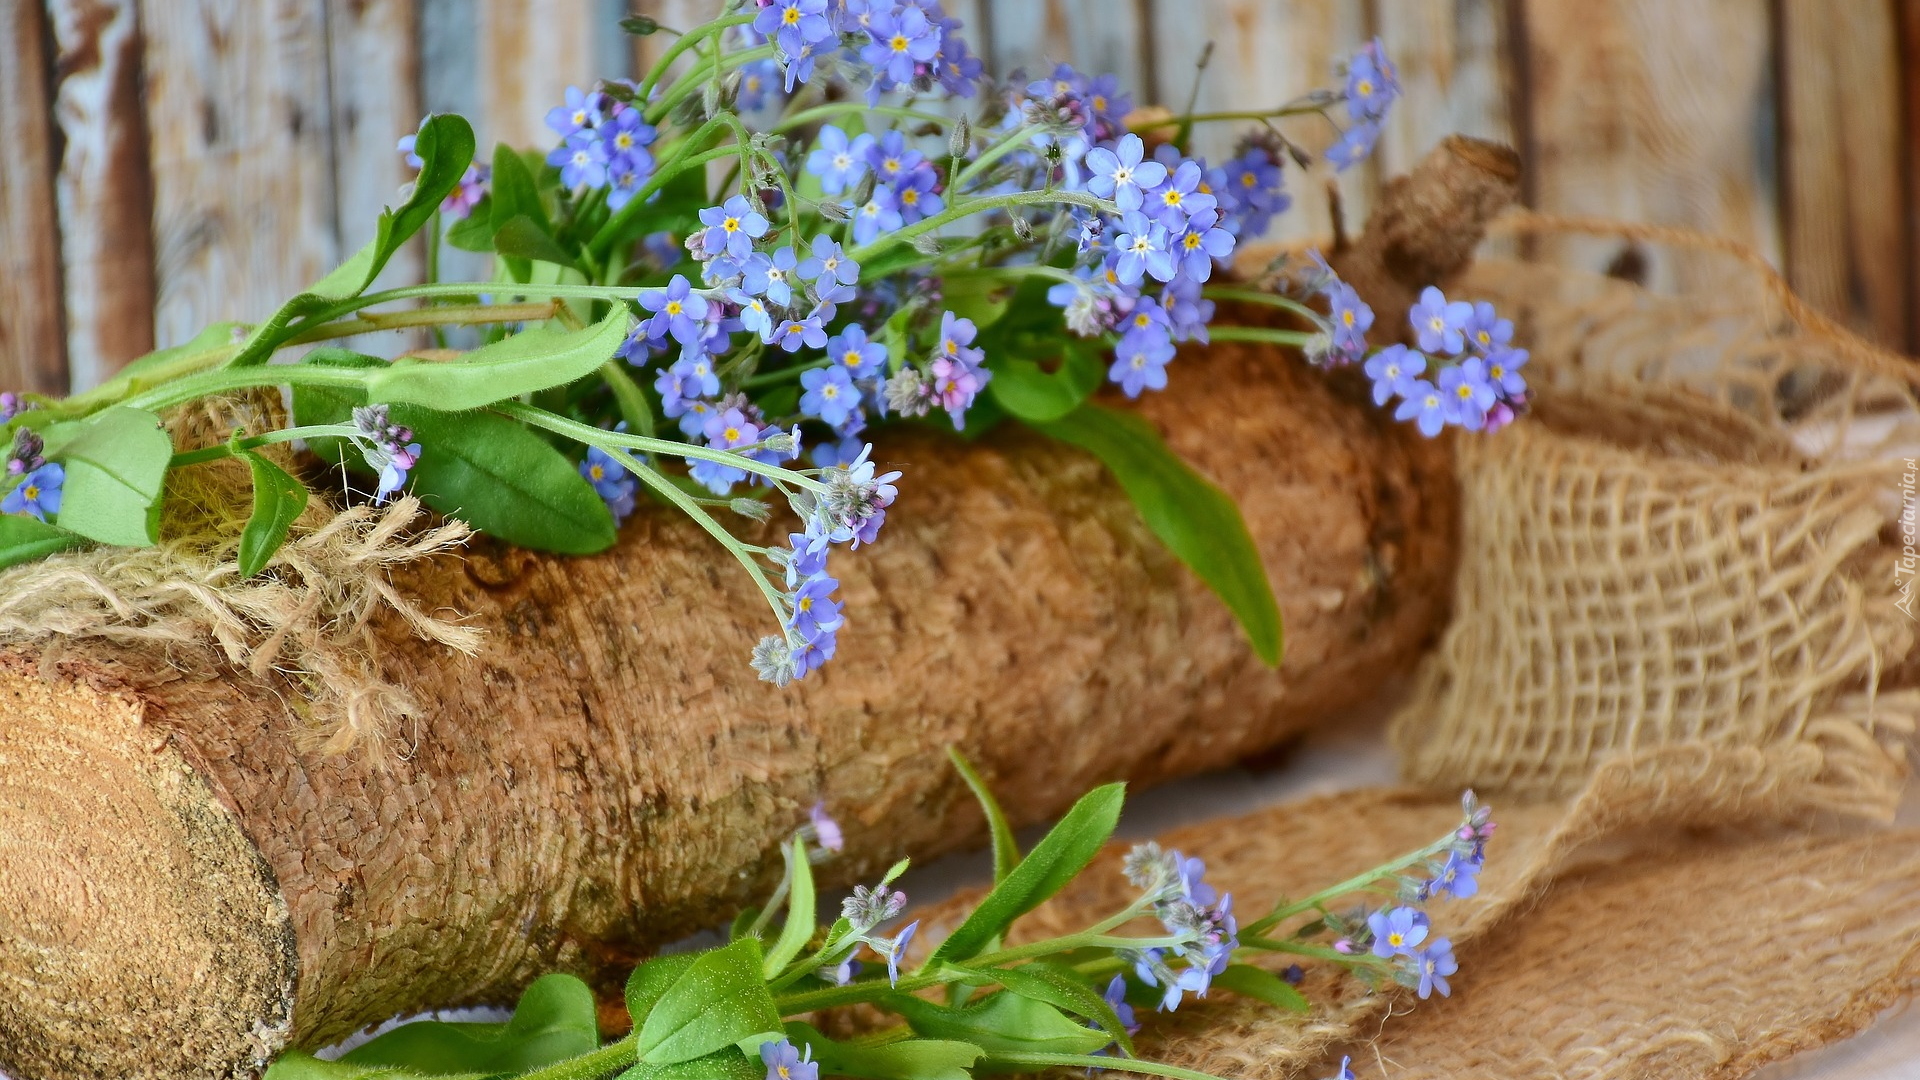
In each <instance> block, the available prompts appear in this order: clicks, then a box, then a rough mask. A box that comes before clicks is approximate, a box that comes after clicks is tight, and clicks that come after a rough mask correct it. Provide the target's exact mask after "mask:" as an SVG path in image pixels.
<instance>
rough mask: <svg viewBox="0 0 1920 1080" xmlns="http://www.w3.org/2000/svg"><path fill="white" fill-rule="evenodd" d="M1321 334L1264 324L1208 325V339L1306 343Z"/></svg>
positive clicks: (1277, 343)
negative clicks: (1280, 328) (1278, 328)
mask: <svg viewBox="0 0 1920 1080" xmlns="http://www.w3.org/2000/svg"><path fill="white" fill-rule="evenodd" d="M1324 336H1325V335H1322V334H1309V333H1306V332H1305V331H1300V330H1270V329H1268V328H1266V327H1264V326H1209V327H1207V340H1209V341H1264V342H1268V343H1271V344H1274V345H1306V344H1308V343H1310V342H1312V341H1314V340H1315V339H1317V338H1320V337H1324Z"/></svg>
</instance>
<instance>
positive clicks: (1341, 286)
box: [1326, 279, 1373, 363]
mask: <svg viewBox="0 0 1920 1080" xmlns="http://www.w3.org/2000/svg"><path fill="white" fill-rule="evenodd" d="M1326 291H1327V301H1328V308H1329V310H1328V312H1327V314H1328V317H1329V318H1330V319H1331V320H1332V321H1333V351H1334V354H1335V359H1336V360H1337V361H1338V362H1340V363H1352V362H1353V361H1355V360H1357V359H1359V358H1360V357H1362V356H1365V355H1366V352H1367V331H1368V330H1369V329H1372V327H1373V309H1372V308H1370V307H1368V306H1367V303H1366V301H1364V300H1362V299H1360V294H1359V293H1357V292H1355V291H1354V288H1353V286H1351V285H1349V284H1347V283H1346V282H1344V281H1340V280H1337V279H1336V280H1335V281H1333V282H1332V283H1330V284H1329V285H1328V286H1327V290H1326Z"/></svg>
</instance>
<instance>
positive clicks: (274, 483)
mask: <svg viewBox="0 0 1920 1080" xmlns="http://www.w3.org/2000/svg"><path fill="white" fill-rule="evenodd" d="M241 456H243V457H245V458H246V459H247V467H248V468H249V469H251V470H253V514H252V515H251V516H249V517H248V518H247V527H246V528H245V529H242V530H241V532H240V576H241V577H243V578H250V577H252V576H254V575H255V574H258V573H259V572H260V571H262V570H265V569H266V568H267V560H268V559H271V558H273V553H274V552H276V551H279V550H280V545H281V544H284V543H286V542H287V530H289V529H291V528H292V527H293V522H294V519H295V518H297V517H299V516H300V513H301V511H303V510H305V509H306V508H307V485H305V484H303V483H301V482H300V481H298V480H296V479H294V478H293V477H292V476H289V475H288V474H287V471H286V470H285V469H282V468H281V467H280V466H278V465H275V464H274V463H273V462H271V461H268V460H267V459H266V458H265V457H262V456H261V455H259V454H257V453H255V452H254V451H252V450H246V451H243V452H242V454H241Z"/></svg>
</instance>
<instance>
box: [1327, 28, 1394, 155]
mask: <svg viewBox="0 0 1920 1080" xmlns="http://www.w3.org/2000/svg"><path fill="white" fill-rule="evenodd" d="M1399 96H1400V76H1399V73H1398V72H1396V71H1395V70H1394V67H1393V62H1392V61H1391V60H1388V59H1387V50H1386V47H1385V46H1384V45H1382V44H1381V43H1380V39H1379V38H1374V39H1373V40H1372V41H1370V42H1368V43H1367V44H1366V45H1364V46H1362V47H1361V49H1360V51H1359V52H1357V53H1355V54H1354V55H1353V57H1352V59H1350V60H1348V61H1347V116H1348V118H1349V120H1350V121H1351V123H1350V124H1349V126H1348V127H1347V129H1346V130H1345V131H1343V132H1341V133H1340V139H1339V141H1337V142H1335V143H1334V144H1333V146H1332V147H1331V148H1330V149H1328V150H1327V160H1328V161H1331V162H1333V166H1334V168H1335V169H1338V170H1340V171H1342V172H1344V171H1346V170H1347V169H1349V168H1351V167H1353V166H1354V165H1355V164H1357V163H1358V162H1360V161H1361V160H1362V159H1364V158H1365V157H1366V156H1367V155H1368V154H1371V153H1372V152H1373V146H1374V144H1375V143H1377V142H1379V141H1380V126H1381V125H1382V124H1383V123H1385V122H1386V119H1387V110H1388V108H1389V107H1391V106H1392V105H1393V102H1394V99H1396V98H1398V97H1399Z"/></svg>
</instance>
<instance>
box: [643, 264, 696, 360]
mask: <svg viewBox="0 0 1920 1080" xmlns="http://www.w3.org/2000/svg"><path fill="white" fill-rule="evenodd" d="M640 306H641V307H643V308H646V309H647V310H648V311H651V312H653V318H651V319H649V320H647V336H648V337H649V338H653V339H656V340H659V339H664V338H666V337H667V336H668V335H672V337H673V339H674V340H675V341H678V342H679V343H680V344H682V345H697V344H699V342H700V339H701V337H702V336H703V331H704V329H705V328H704V327H703V326H702V325H701V321H702V320H704V319H705V318H706V317H707V299H706V297H704V296H701V295H700V294H699V293H696V292H694V291H693V285H692V283H690V282H689V281H687V279H686V277H685V275H682V274H675V275H673V280H672V281H669V282H667V287H666V288H664V289H645V290H642V291H641V293H640Z"/></svg>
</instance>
